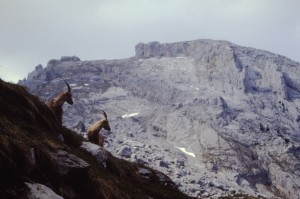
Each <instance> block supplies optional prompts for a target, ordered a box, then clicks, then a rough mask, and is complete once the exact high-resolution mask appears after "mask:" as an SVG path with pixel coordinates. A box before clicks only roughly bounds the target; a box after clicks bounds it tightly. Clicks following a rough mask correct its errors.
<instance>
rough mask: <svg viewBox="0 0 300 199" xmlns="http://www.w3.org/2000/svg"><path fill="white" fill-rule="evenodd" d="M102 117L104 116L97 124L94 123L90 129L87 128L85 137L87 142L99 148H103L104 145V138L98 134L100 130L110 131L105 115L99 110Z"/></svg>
mask: <svg viewBox="0 0 300 199" xmlns="http://www.w3.org/2000/svg"><path fill="white" fill-rule="evenodd" d="M100 113H101V114H102V115H104V118H103V119H101V120H99V121H98V122H96V123H95V124H94V125H92V126H91V127H90V128H88V131H87V137H88V140H89V141H90V142H92V143H94V144H97V145H99V146H101V147H103V144H104V137H103V135H102V134H101V133H100V130H101V129H102V128H104V129H106V130H108V131H110V126H109V123H108V120H107V115H106V113H105V112H104V111H103V110H101V112H100Z"/></svg>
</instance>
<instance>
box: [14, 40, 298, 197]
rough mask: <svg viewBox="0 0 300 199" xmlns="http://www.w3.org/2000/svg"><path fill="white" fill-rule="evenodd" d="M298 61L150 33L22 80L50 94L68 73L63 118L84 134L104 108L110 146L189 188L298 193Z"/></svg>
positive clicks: (210, 192)
mask: <svg viewBox="0 0 300 199" xmlns="http://www.w3.org/2000/svg"><path fill="white" fill-rule="evenodd" d="M299 67H300V64H299V63H297V62H294V61H292V60H290V59H288V58H286V57H283V56H280V55H276V54H273V53H270V52H266V51H263V50H258V49H253V48H247V47H241V46H238V45H235V44H232V43H230V42H226V41H212V40H197V41H189V42H178V43H172V44H160V43H158V42H151V43H148V44H143V43H140V44H138V45H137V46H136V56H135V57H131V58H128V59H122V60H95V61H80V60H79V59H76V60H70V59H67V60H65V59H64V60H51V61H49V63H48V65H47V67H45V68H41V67H40V66H39V67H37V68H36V70H35V71H33V72H32V73H31V74H29V75H28V79H27V80H24V81H21V82H20V83H21V84H23V85H26V86H27V87H28V88H29V89H30V91H31V92H32V93H34V94H37V95H39V96H41V97H42V98H43V99H44V100H45V101H48V100H49V99H51V98H52V97H53V96H54V95H56V94H57V93H59V92H61V91H62V90H63V88H62V86H63V85H64V83H63V81H62V79H66V80H67V81H68V82H69V83H70V84H71V87H72V91H73V94H74V96H75V103H74V105H73V106H65V112H66V114H65V117H64V124H65V125H67V126H69V127H72V128H74V129H78V131H83V132H81V133H82V134H85V131H84V130H85V129H86V127H88V126H90V125H91V124H92V123H93V122H95V121H96V120H97V119H99V117H100V115H99V114H98V112H99V110H100V109H103V110H105V112H106V113H107V114H108V118H109V120H110V123H111V126H112V132H106V131H103V134H104V135H105V136H106V143H105V146H104V147H105V148H106V149H107V150H108V151H110V152H111V153H113V154H115V155H118V156H119V157H123V158H125V159H129V160H131V161H133V162H140V163H143V164H146V165H149V166H151V167H153V168H156V169H159V170H160V171H162V172H164V173H165V174H167V175H168V176H169V177H171V179H172V180H173V181H175V183H176V184H177V185H178V186H179V187H180V189H181V190H182V191H184V192H186V193H188V194H189V195H191V196H201V197H210V196H220V195H222V194H224V193H228V192H237V193H238V192H247V193H249V194H251V195H258V196H259V195H260V196H263V195H264V196H266V197H278V198H298V197H299V192H298V190H299V189H300V187H299V184H300V178H299V177H300V173H299V160H300V157H299V151H300V143H299V142H300V132H299V125H300V110H299V108H298V107H299V105H300V104H299V103H300V101H299V97H300V83H299V82H300V80H299V77H300V68H299ZM79 133H80V132H79Z"/></svg>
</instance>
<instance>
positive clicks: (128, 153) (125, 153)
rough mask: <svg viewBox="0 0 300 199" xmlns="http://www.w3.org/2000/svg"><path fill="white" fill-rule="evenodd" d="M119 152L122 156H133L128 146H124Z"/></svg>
mask: <svg viewBox="0 0 300 199" xmlns="http://www.w3.org/2000/svg"><path fill="white" fill-rule="evenodd" d="M117 153H118V154H119V155H120V156H122V157H125V158H130V157H131V154H132V152H131V148H130V147H128V146H122V147H121V148H120V149H119V150H118V151H117Z"/></svg>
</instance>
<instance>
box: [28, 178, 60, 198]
mask: <svg viewBox="0 0 300 199" xmlns="http://www.w3.org/2000/svg"><path fill="white" fill-rule="evenodd" d="M25 184H26V185H27V187H28V188H29V191H28V193H27V194H26V198H28V199H41V198H43V199H63V197H61V196H60V195H57V194H56V193H55V192H54V191H53V190H52V189H50V188H49V187H46V186H45V185H42V184H38V183H28V182H27V183H25Z"/></svg>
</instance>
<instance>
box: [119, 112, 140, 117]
mask: <svg viewBox="0 0 300 199" xmlns="http://www.w3.org/2000/svg"><path fill="white" fill-rule="evenodd" d="M138 114H140V113H129V114H125V115H122V118H126V117H133V116H136V115H138Z"/></svg>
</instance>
